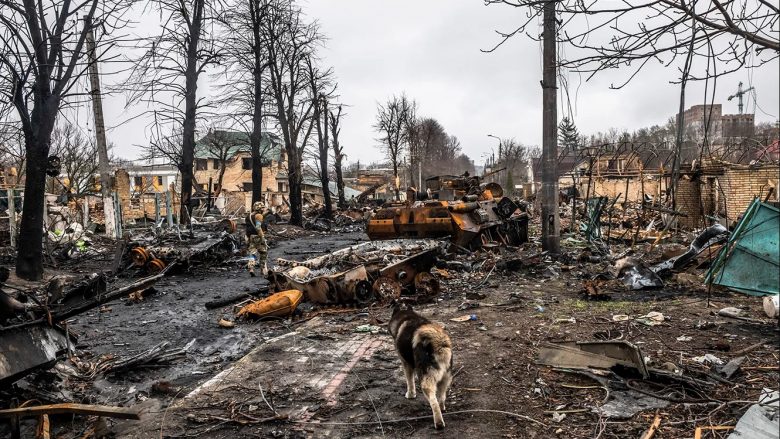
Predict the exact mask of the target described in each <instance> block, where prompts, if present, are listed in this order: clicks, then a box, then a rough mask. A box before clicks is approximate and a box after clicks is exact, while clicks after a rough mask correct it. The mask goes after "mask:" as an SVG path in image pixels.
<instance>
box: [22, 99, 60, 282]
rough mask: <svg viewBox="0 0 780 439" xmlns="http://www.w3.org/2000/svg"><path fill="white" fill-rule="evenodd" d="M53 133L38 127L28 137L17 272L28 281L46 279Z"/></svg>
mask: <svg viewBox="0 0 780 439" xmlns="http://www.w3.org/2000/svg"><path fill="white" fill-rule="evenodd" d="M33 112H36V110H33ZM41 118H45V117H41ZM41 118H39V120H40V119H41ZM52 119H53V117H52ZM33 120H35V118H33ZM53 125H54V123H53V122H51V126H53ZM50 136H51V129H49V130H47V129H45V127H43V126H41V127H40V128H39V129H38V133H37V134H36V135H33V136H30V137H27V136H25V137H26V138H25V148H26V150H27V163H26V171H25V176H26V178H25V183H24V207H23V209H22V223H21V225H20V227H19V238H18V242H19V247H18V253H17V256H16V275H17V276H19V277H20V278H22V279H27V280H41V279H42V278H43V239H44V234H43V212H44V209H43V207H44V206H43V205H44V203H45V201H46V200H45V199H46V193H45V188H46V165H47V162H48V155H49V146H50Z"/></svg>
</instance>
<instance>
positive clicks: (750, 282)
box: [705, 198, 780, 296]
mask: <svg viewBox="0 0 780 439" xmlns="http://www.w3.org/2000/svg"><path fill="white" fill-rule="evenodd" d="M705 281H706V282H708V283H709V282H711V283H714V284H716V285H722V286H725V287H728V288H730V289H732V290H736V291H740V292H743V293H746V294H751V295H756V296H762V295H770V294H777V293H778V291H780V209H778V208H776V207H774V206H771V205H769V204H765V203H762V202H761V201H760V200H759V199H758V198H756V199H755V200H754V201H753V203H752V204H751V205H750V206H749V207H748V208H747V210H746V211H745V214H744V216H743V218H742V220H741V221H740V222H739V224H737V227H736V228H735V229H734V232H733V233H732V234H731V238H730V239H729V241H728V243H727V244H726V245H724V246H723V248H722V249H721V251H720V253H719V254H718V258H717V259H716V261H715V263H714V264H712V267H711V268H710V270H709V272H708V273H707V277H706V279H705Z"/></svg>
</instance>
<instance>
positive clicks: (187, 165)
mask: <svg viewBox="0 0 780 439" xmlns="http://www.w3.org/2000/svg"><path fill="white" fill-rule="evenodd" d="M204 2H205V0H197V1H196V3H195V5H194V6H195V7H194V8H193V10H194V13H193V17H192V24H191V25H190V29H189V30H190V32H189V37H190V41H188V46H187V69H186V71H185V74H184V78H185V84H184V87H185V92H184V102H185V104H184V105H185V106H184V125H183V130H182V152H181V154H182V157H181V169H180V172H181V201H180V203H181V204H180V205H179V224H184V225H189V224H190V209H191V208H192V184H193V176H192V174H193V162H194V161H195V123H196V119H195V112H196V110H197V94H198V46H200V33H201V27H202V26H203V9H204Z"/></svg>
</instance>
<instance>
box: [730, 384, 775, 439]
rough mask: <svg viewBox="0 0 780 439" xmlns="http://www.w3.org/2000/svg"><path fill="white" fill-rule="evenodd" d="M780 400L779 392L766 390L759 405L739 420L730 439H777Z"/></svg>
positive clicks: (750, 409)
mask: <svg viewBox="0 0 780 439" xmlns="http://www.w3.org/2000/svg"><path fill="white" fill-rule="evenodd" d="M779 399H780V393H778V391H777V390H771V389H764V390H763V391H762V392H761V396H760V397H759V398H758V404H753V405H752V406H750V408H749V409H748V410H747V412H745V414H744V415H742V417H741V418H739V421H738V422H737V425H736V427H735V428H734V431H733V432H732V433H731V434H730V435H729V437H728V439H777V436H778V431H780V416H778V409H779V408H780V403H779V402H778V400H779Z"/></svg>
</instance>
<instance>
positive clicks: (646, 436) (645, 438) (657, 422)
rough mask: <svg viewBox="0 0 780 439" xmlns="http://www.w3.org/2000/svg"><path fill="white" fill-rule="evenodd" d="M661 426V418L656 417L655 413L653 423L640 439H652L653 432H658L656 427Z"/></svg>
mask: <svg viewBox="0 0 780 439" xmlns="http://www.w3.org/2000/svg"><path fill="white" fill-rule="evenodd" d="M660 425H661V417H660V416H658V414H657V413H656V415H655V419H653V423H652V424H650V428H648V429H647V431H645V433H644V434H643V435H642V437H641V438H640V439H652V437H653V436H655V432H656V431H658V426H660Z"/></svg>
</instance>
